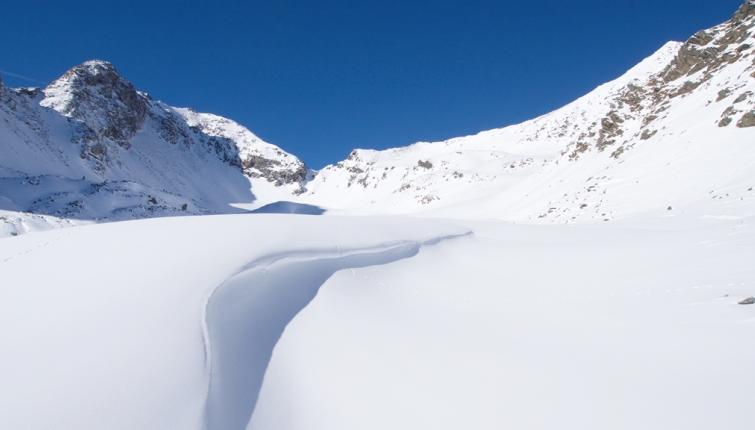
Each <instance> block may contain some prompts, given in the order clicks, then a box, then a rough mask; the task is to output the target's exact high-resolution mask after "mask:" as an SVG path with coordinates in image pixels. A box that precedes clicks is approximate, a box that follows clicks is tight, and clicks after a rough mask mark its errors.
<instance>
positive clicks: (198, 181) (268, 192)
mask: <svg viewBox="0 0 755 430" xmlns="http://www.w3.org/2000/svg"><path fill="white" fill-rule="evenodd" d="M306 176H307V169H306V167H305V166H304V164H303V163H302V162H301V161H299V160H298V159H297V158H296V157H294V156H293V155H291V154H288V153H286V152H285V151H283V150H281V149H280V148H278V147H276V146H274V145H271V144H269V143H266V142H264V141H263V140H261V139H260V138H258V137H257V136H255V135H254V134H253V133H251V132H250V131H249V130H247V129H246V128H244V127H243V126H241V125H239V124H237V123H235V122H233V121H231V120H228V119H225V118H222V117H219V116H216V115H211V114H202V113H196V112H193V111H191V110H189V109H178V108H173V107H171V106H168V105H166V104H164V103H161V102H159V101H156V100H154V99H152V98H151V97H149V95H147V94H145V93H142V92H139V91H137V90H136V89H135V88H134V86H133V85H132V84H131V83H130V82H128V81H127V80H125V79H124V78H123V77H122V76H120V75H119V74H118V72H117V70H116V69H115V67H114V66H113V65H112V64H110V63H107V62H104V61H88V62H85V63H83V64H81V65H79V66H76V67H74V68H73V69H71V70H69V71H68V72H66V73H65V74H64V75H63V76H62V77H60V78H59V79H58V80H56V81H55V82H53V83H52V84H50V85H49V86H48V87H47V88H45V89H44V90H37V89H11V88H3V89H0V211H3V212H2V213H0V234H2V233H6V234H7V233H15V234H17V233H23V232H25V231H29V230H36V229H39V228H40V227H44V224H45V222H47V223H48V225H49V226H56V225H58V224H65V222H64V221H58V220H70V221H74V222H91V221H107V220H122V219H131V218H143V217H154V216H164V215H181V214H206V213H225V212H239V211H240V209H239V208H238V207H239V206H243V205H245V206H247V207H248V206H250V205H251V206H254V205H261V204H264V203H269V202H271V201H276V200H281V199H283V198H286V197H290V196H291V195H292V194H293V193H296V192H299V191H300V190H301V183H302V182H303V181H304V180H305V178H306Z"/></svg>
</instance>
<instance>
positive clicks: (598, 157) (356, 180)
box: [302, 0, 755, 223]
mask: <svg viewBox="0 0 755 430" xmlns="http://www.w3.org/2000/svg"><path fill="white" fill-rule="evenodd" d="M754 26H755V3H753V2H751V1H749V0H748V1H747V2H746V3H745V4H744V5H743V6H742V7H741V8H740V9H739V11H738V12H737V13H736V15H735V16H734V17H733V18H732V20H730V21H728V22H726V23H724V24H722V25H719V26H717V27H714V28H712V29H710V30H706V31H701V32H699V33H697V34H696V35H695V36H693V37H692V38H691V39H690V40H688V41H687V42H686V43H683V44H682V43H675V42H671V43H668V44H666V45H664V46H663V47H662V48H661V49H659V50H658V51H657V52H656V53H655V54H653V55H652V56H650V57H649V58H647V59H646V60H644V61H643V62H641V63H640V64H639V65H637V66H636V67H634V68H633V69H631V70H630V71H628V72H627V73H626V74H625V75H624V76H622V77H620V78H618V79H617V80H615V81H613V82H610V83H608V84H605V85H602V86H600V87H598V88H597V89H595V90H594V91H593V92H591V93H590V94H588V95H586V96H584V97H582V98H580V99H578V100H576V101H574V102H573V103H571V104H569V105H567V106H565V107H563V108H561V109H559V110H557V111H555V112H552V113H550V114H547V115H544V116H542V117H539V118H537V119H534V120H531V121H527V122H525V123H523V124H519V125H514V126H510V127H506V128H502V129H497V130H491V131H486V132H482V133H480V134H478V135H475V136H468V137H461V138H456V139H450V140H448V141H444V142H435V143H417V144H414V145H411V146H408V147H403V148H395V149H389V150H385V151H372V150H355V151H353V152H352V153H351V155H350V156H349V157H348V158H347V159H346V160H344V161H342V162H340V163H337V164H335V165H331V166H328V167H326V168H325V169H323V170H322V171H321V172H319V173H318V174H317V176H316V177H315V178H314V180H313V181H312V182H310V183H309V184H308V186H307V188H308V191H307V193H305V194H304V195H303V196H302V201H304V202H310V203H317V204H319V205H321V206H325V207H328V208H333V209H343V210H347V211H358V212H366V213H370V212H390V213H417V212H421V213H423V214H433V215H441V216H454V217H480V218H503V219H508V220H515V221H526V222H548V223H552V222H558V223H560V222H570V221H602V220H612V219H616V218H622V217H627V216H629V215H633V214H639V213H645V212H656V213H658V212H663V211H668V210H669V208H671V210H682V209H684V208H686V207H688V206H689V205H690V204H691V203H693V202H701V201H704V202H707V203H708V205H707V209H705V210H706V211H712V213H716V214H726V213H727V211H729V210H730V208H731V207H733V206H736V207H746V208H748V210H750V211H752V210H753V209H755V193H753V192H752V189H751V188H752V187H753V186H755V145H753V142H755V95H754V94H753V93H754V92H755V37H753V27H754ZM557 73H558V71H554V74H556V75H557ZM703 207H706V206H703Z"/></svg>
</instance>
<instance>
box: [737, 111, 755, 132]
mask: <svg viewBox="0 0 755 430" xmlns="http://www.w3.org/2000/svg"><path fill="white" fill-rule="evenodd" d="M737 127H739V128H749V127H755V110H753V111H750V112H747V113H746V114H744V115H742V118H741V119H740V120H739V121H738V122H737Z"/></svg>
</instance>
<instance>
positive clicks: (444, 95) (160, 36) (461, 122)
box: [0, 0, 743, 168]
mask: <svg viewBox="0 0 755 430" xmlns="http://www.w3.org/2000/svg"><path fill="white" fill-rule="evenodd" d="M742 1H743V0H715V1H711V0H663V1H658V0H612V1H606V0H572V1H555V0H538V1H536V2H524V1H475V0H465V1H461V0H460V1H455V0H454V1H450V0H436V1H427V2H424V1H422V2H420V1H410V0H404V1H392V0H379V1H377V0H376V1H358V0H352V1H346V0H337V1H336V0H319V1H298V2H297V1H289V0H269V1H265V2H262V1H246V2H244V1H238V2H230V1H156V0H152V1H142V0H133V1H128V2H115V1H111V2H108V1H102V0H99V1H88V0H83V1H76V2H48V1H36V0H25V1H23V2H21V1H12V2H5V3H4V4H3V5H2V6H0V40H2V43H0V69H2V70H3V71H5V72H9V73H13V74H17V75H22V76H26V77H29V78H32V79H34V80H36V81H40V82H48V81H50V80H52V79H54V78H56V77H57V76H59V75H60V74H62V73H63V72H65V70H67V69H68V68H70V67H71V66H73V65H75V64H78V63H80V62H82V61H84V60H87V59H93V58H98V59H106V60H109V61H111V62H113V63H114V64H115V65H116V66H117V67H118V69H119V70H120V71H121V73H122V74H123V75H124V76H125V77H126V78H128V79H129V80H131V81H132V82H134V84H135V85H136V86H137V87H138V88H140V89H142V90H145V91H148V92H149V93H151V94H152V95H153V96H154V97H156V98H158V99H161V100H163V101H165V102H167V103H170V104H172V105H175V106H189V107H193V108H195V109H198V110H200V111H205V112H212V113H217V114H220V115H224V116H227V117H230V118H232V119H235V120H236V121H238V122H241V123H242V124H244V125H246V126H248V127H249V128H250V129H251V130H252V131H254V132H255V133H257V134H258V135H260V136H261V137H262V138H263V139H265V140H267V141H269V142H271V143H275V144H277V145H279V146H281V147H283V148H284V149H286V150H288V151H290V152H293V153H295V154H296V155H298V156H300V157H301V158H302V159H303V160H304V161H305V162H307V163H308V164H309V165H311V166H313V167H315V168H319V167H322V166H323V165H324V164H327V163H330V162H335V161H337V160H339V159H342V158H344V157H345V156H346V155H347V154H348V152H349V151H350V150H351V149H352V148H355V147H359V148H386V147H392V146H400V145H406V144H409V143H412V142H415V141H419V140H425V141H426V140H442V139H445V138H449V137H454V136H461V135H466V134H472V133H475V132H477V131H480V130H485V129H490V128H495V127H501V126H504V125H508V124H513V123H517V122H520V121H523V120H526V119H529V118H532V117H534V116H537V115H539V114H542V113H546V112H548V111H550V110H553V109H555V108H558V107H560V106H562V105H563V104H565V103H567V102H569V101H571V100H572V99H574V98H576V97H578V96H580V95H582V94H584V93H586V92H588V91H590V90H591V89H592V88H594V87H595V86H597V85H599V84H600V83H602V82H605V81H607V80H610V79H612V78H615V77H617V76H619V75H621V74H622V73H623V72H624V71H626V70H627V69H628V68H630V67H631V66H633V65H634V64H636V63H637V62H639V61H640V60H641V59H642V58H644V57H646V56H648V55H650V54H651V53H652V52H653V51H655V50H656V49H657V48H659V47H660V46H661V45H663V43H665V42H666V41H668V40H684V39H686V38H687V37H688V36H690V35H691V34H693V33H694V32H695V31H697V30H699V29H702V28H706V27H710V26H712V25H714V24H717V23H719V22H722V21H724V20H726V19H728V18H729V17H730V16H731V14H732V13H733V11H734V10H736V8H737V7H738V6H739V5H740V4H741V3H742ZM3 78H4V80H5V81H6V82H7V83H8V84H10V85H14V86H20V85H24V86H26V85H34V83H33V82H31V81H24V80H22V79H19V78H16V77H14V76H11V75H9V74H8V73H3ZM37 85H38V84H37Z"/></svg>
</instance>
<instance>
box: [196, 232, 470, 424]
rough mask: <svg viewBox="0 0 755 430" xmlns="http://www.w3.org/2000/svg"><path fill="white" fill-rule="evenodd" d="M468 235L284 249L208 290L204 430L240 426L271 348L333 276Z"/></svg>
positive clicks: (246, 420)
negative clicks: (350, 246)
mask: <svg viewBox="0 0 755 430" xmlns="http://www.w3.org/2000/svg"><path fill="white" fill-rule="evenodd" d="M471 234H472V232H467V233H464V234H457V235H447V236H440V237H436V238H433V239H430V240H426V241H422V242H419V241H397V242H391V243H387V244H383V245H380V246H375V247H368V248H356V249H341V248H340V247H337V246H336V247H334V248H330V249H321V250H304V251H289V252H282V253H278V254H272V255H268V256H265V257H261V258H259V259H257V260H254V261H252V262H251V263H249V264H246V265H245V266H243V267H242V268H241V269H240V270H239V271H237V272H236V273H235V274H234V275H232V276H231V277H229V278H228V279H226V280H225V281H224V282H223V283H222V284H220V285H219V286H218V287H217V288H215V290H214V291H213V292H212V293H211V294H210V295H209V297H208V299H207V302H206V304H205V310H204V312H205V315H204V318H203V340H204V348H205V365H206V367H207V371H208V374H209V383H208V390H207V398H206V402H205V410H204V417H203V418H204V425H205V428H206V429H208V430H214V429H223V430H233V429H245V428H246V427H247V425H248V424H249V421H250V419H251V416H252V413H253V412H254V408H255V406H256V403H257V399H258V397H259V392H260V389H261V388H262V381H263V377H264V374H265V371H266V370H267V366H268V363H269V361H270V358H271V356H272V353H273V349H274V348H275V345H276V344H277V342H278V340H279V339H280V337H281V335H282V334H283V332H284V330H285V328H286V326H287V325H288V323H289V322H291V321H292V320H293V318H294V317H295V316H296V315H297V314H298V313H299V312H300V311H301V310H302V309H304V308H305V307H306V306H307V304H309V302H310V301H311V300H312V299H313V298H314V297H315V295H316V294H317V291H318V290H319V288H320V286H322V285H323V284H324V283H325V281H327V280H328V278H330V277H331V276H332V275H333V274H334V273H335V272H337V271H339V270H343V269H349V268H352V269H353V268H360V267H367V266H375V265H382V264H388V263H391V262H394V261H398V260H402V259H405V258H411V257H413V256H415V255H416V254H417V253H418V252H419V251H420V249H421V248H422V247H423V246H430V245H435V244H438V243H440V242H443V241H446V240H450V239H456V238H461V237H466V236H469V235H471Z"/></svg>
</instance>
